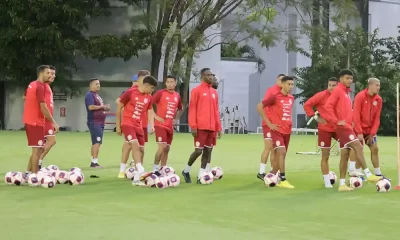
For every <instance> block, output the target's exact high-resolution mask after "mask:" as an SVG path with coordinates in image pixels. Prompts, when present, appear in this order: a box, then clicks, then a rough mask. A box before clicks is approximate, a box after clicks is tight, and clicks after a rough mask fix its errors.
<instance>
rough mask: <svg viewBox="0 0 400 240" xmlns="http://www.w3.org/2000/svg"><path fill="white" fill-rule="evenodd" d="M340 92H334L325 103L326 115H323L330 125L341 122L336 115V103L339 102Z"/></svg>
mask: <svg viewBox="0 0 400 240" xmlns="http://www.w3.org/2000/svg"><path fill="white" fill-rule="evenodd" d="M339 94H340V93H339V91H333V92H332V94H331V95H330V96H329V98H328V100H327V101H326V103H325V106H324V108H325V113H324V114H323V115H322V117H323V118H324V119H326V121H328V123H332V124H335V125H336V124H337V123H338V122H339V120H338V118H337V116H336V115H335V107H336V103H337V102H338V100H339Z"/></svg>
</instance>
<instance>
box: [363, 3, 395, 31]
mask: <svg viewBox="0 0 400 240" xmlns="http://www.w3.org/2000/svg"><path fill="white" fill-rule="evenodd" d="M369 14H370V22H369V25H370V30H372V31H373V30H375V29H376V28H379V37H383V38H386V37H397V36H398V35H399V34H398V28H397V26H399V25H400V17H399V16H400V1H397V2H395V1H384V0H383V1H381V2H373V1H370V2H369Z"/></svg>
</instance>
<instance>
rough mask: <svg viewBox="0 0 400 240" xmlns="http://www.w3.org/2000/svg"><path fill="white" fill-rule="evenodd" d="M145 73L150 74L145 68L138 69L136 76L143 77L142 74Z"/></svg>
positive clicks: (144, 74) (145, 74)
mask: <svg viewBox="0 0 400 240" xmlns="http://www.w3.org/2000/svg"><path fill="white" fill-rule="evenodd" d="M147 75H150V72H149V71H147V70H140V71H139V72H138V73H137V76H138V77H144V76H147Z"/></svg>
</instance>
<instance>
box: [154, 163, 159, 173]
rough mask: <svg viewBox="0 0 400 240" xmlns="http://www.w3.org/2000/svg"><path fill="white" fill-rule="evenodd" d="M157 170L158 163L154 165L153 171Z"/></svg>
mask: <svg viewBox="0 0 400 240" xmlns="http://www.w3.org/2000/svg"><path fill="white" fill-rule="evenodd" d="M155 171H158V165H157V164H154V166H153V172H155Z"/></svg>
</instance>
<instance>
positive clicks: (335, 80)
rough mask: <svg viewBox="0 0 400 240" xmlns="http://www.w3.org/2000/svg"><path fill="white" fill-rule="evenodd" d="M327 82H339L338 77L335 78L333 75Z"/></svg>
mask: <svg viewBox="0 0 400 240" xmlns="http://www.w3.org/2000/svg"><path fill="white" fill-rule="evenodd" d="M328 82H339V79H337V78H335V77H331V78H329V79H328Z"/></svg>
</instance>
